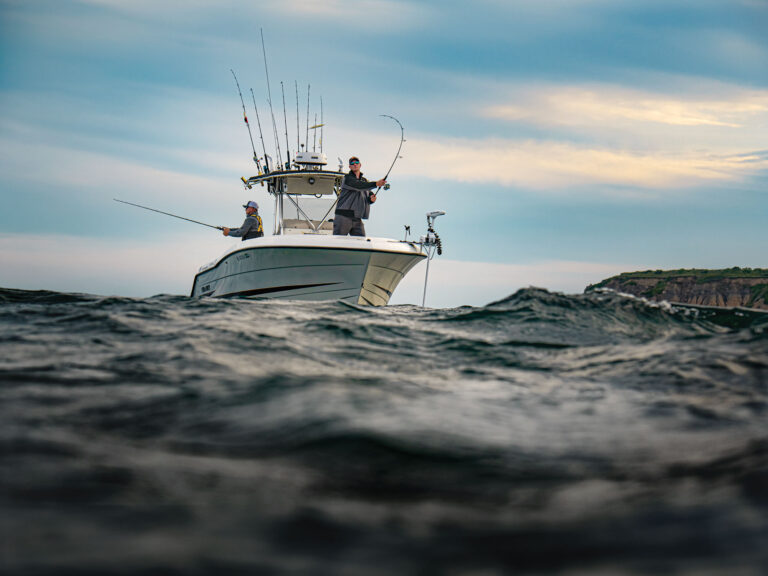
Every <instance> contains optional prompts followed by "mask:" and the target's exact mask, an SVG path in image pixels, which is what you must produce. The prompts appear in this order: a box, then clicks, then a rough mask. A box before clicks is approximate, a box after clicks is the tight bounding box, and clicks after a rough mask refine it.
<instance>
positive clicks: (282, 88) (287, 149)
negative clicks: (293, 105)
mask: <svg viewBox="0 0 768 576" xmlns="http://www.w3.org/2000/svg"><path fill="white" fill-rule="evenodd" d="M280 91H281V92H282V93H283V125H284V126H285V157H286V158H287V160H288V163H287V164H286V165H285V169H286V170H289V169H290V168H291V148H290V146H289V144H288V116H287V114H286V112H285V86H284V85H283V81H282V80H281V81H280Z"/></svg>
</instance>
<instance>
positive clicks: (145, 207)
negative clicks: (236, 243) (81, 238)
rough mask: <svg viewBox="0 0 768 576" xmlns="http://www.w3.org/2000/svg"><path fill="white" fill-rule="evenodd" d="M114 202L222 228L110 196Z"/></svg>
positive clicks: (210, 226) (218, 228)
mask: <svg viewBox="0 0 768 576" xmlns="http://www.w3.org/2000/svg"><path fill="white" fill-rule="evenodd" d="M112 200H114V201H115V202H120V203H121V204H129V205H130V206H136V207H137V208H143V209H144V210H150V211H152V212H157V213H158V214H165V215H166V216H172V217H173V218H178V219H179V220H186V221H187V222H192V223H193V224H200V225H201V226H208V228H215V229H216V230H224V227H223V226H212V225H211V224H206V223H205V222H199V221H197V220H192V219H191V218H184V216H177V215H176V214H171V213H170V212H163V211H162V210H155V209H154V208H148V207H147V206H142V205H141V204H134V203H133V202H126V201H125V200H118V199H117V198H112Z"/></svg>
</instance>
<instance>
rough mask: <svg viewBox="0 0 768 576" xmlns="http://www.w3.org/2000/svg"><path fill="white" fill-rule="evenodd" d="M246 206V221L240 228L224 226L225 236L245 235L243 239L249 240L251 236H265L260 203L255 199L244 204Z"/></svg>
mask: <svg viewBox="0 0 768 576" xmlns="http://www.w3.org/2000/svg"><path fill="white" fill-rule="evenodd" d="M243 208H245V214H246V216H245V221H244V222H243V225H242V226H240V228H234V229H231V228H226V227H225V228H222V231H223V232H224V236H235V237H240V236H242V237H243V240H244V241H245V240H249V239H250V238H260V237H262V236H264V227H263V226H262V223H261V217H260V216H259V205H258V204H256V202H254V201H253V200H251V201H250V202H248V204H244V205H243Z"/></svg>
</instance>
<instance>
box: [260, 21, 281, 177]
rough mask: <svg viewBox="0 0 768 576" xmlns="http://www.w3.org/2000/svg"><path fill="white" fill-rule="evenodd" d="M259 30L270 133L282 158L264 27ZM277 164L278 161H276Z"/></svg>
mask: <svg viewBox="0 0 768 576" xmlns="http://www.w3.org/2000/svg"><path fill="white" fill-rule="evenodd" d="M259 30H260V31H261V53H262V54H263V55H264V73H265V75H266V77H267V98H268V99H269V114H270V116H272V133H273V134H274V135H275V148H276V149H277V157H278V158H280V159H282V157H283V153H282V152H281V151H280V138H279V137H278V136H277V123H276V122H275V112H274V110H273V109H272V88H271V87H270V85H269V68H267V50H266V48H264V28H259ZM278 166H279V163H278Z"/></svg>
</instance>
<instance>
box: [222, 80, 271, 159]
mask: <svg viewBox="0 0 768 576" xmlns="http://www.w3.org/2000/svg"><path fill="white" fill-rule="evenodd" d="M229 71H230V72H232V76H234V77H235V84H237V93H238V94H239V95H240V104H242V106H243V120H244V121H245V125H246V127H247V128H248V138H250V139H251V150H253V161H254V162H256V167H257V168H258V169H259V172H261V164H259V157H258V156H257V154H256V146H254V145H253V134H251V125H250V124H248V115H247V114H246V113H245V102H244V101H243V93H242V91H241V90H240V82H238V81H237V76H236V75H235V71H234V70H232V68H230V69H229ZM257 115H258V112H257ZM259 131H261V128H259ZM262 141H263V140H262Z"/></svg>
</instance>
